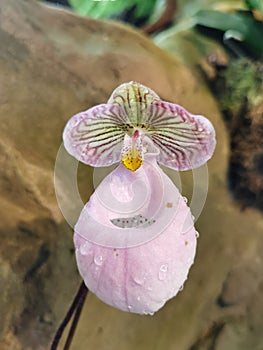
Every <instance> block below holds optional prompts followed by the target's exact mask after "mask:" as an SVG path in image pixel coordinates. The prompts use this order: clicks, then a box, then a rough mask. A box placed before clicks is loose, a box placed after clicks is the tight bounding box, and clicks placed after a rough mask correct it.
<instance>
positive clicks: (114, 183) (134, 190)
mask: <svg viewBox="0 0 263 350" xmlns="http://www.w3.org/2000/svg"><path fill="white" fill-rule="evenodd" d="M63 138H64V145H65V147H66V149H67V151H68V152H69V153H70V154H71V155H73V156H74V157H76V158H77V159H78V160H80V161H81V162H84V163H86V164H89V165H92V166H94V167H103V166H109V165H111V164H114V163H120V164H119V165H118V166H117V167H116V168H115V169H114V170H113V172H112V173H110V174H109V175H108V176H107V177H106V178H105V179H104V180H103V181H102V182H101V184H100V185H99V186H98V187H97V189H96V190H95V192H94V193H93V195H92V196H91V197H90V200H89V202H88V203H87V204H86V205H85V207H84V208H83V210H82V212H81V214H80V217H79V220H78V222H77V224H76V226H75V233H74V243H75V247H76V258H77V264H78V268H79V271H80V274H81V276H82V277H83V279H84V282H85V284H86V286H87V287H88V288H89V289H90V290H91V291H92V292H93V293H95V294H96V295H97V296H98V297H99V298H100V299H101V300H103V301H104V302H105V303H107V304H109V305H112V306H114V307H116V308H119V309H121V310H124V311H128V312H134V313H138V314H153V313H154V312H156V311H157V310H159V309H160V308H161V307H162V306H163V305H164V304H165V302H166V301H167V300H168V299H170V298H172V297H174V296H175V295H176V294H177V293H178V291H179V290H180V289H181V287H182V286H183V284H184V282H185V280H186V278H187V275H188V272H189V269H190V267H191V265H192V264H193V261H194V256H195V251H196V238H197V232H196V230H195V228H194V222H193V218H192V215H191V212H190V209H189V208H188V206H187V204H186V202H185V200H184V198H183V197H182V196H181V194H180V193H179V191H178V189H177V188H176V187H175V185H174V184H173V183H172V181H171V180H170V179H169V178H168V176H167V175H165V173H164V172H163V171H162V170H161V168H160V167H159V166H158V163H160V164H163V165H165V166H167V167H170V168H173V169H176V170H188V169H194V168H196V167H199V166H201V165H202V164H204V163H205V162H206V161H207V160H208V159H209V158H210V157H211V156H212V154H213V151H214V148H215V143H216V141H215V131H214V128H213V126H212V124H211V123H210V122H209V121H208V120H207V119H206V118H205V117H203V116H199V115H198V116H196V115H192V114H190V113H189V112H187V111H186V110H185V109H183V108H182V107H180V106H178V105H175V104H172V103H169V102H164V101H162V100H161V99H160V98H159V97H158V95H157V94H156V93H155V92H154V91H152V90H151V89H149V88H147V87H145V86H143V85H141V84H138V83H135V82H130V83H126V84H122V85H121V86H119V87H118V88H117V89H116V90H114V92H113V93H112V95H111V97H110V99H109V101H108V103H107V104H101V105H99V106H95V107H93V108H91V109H89V110H87V111H85V112H82V113H79V114H77V115H76V116H74V117H72V118H71V119H70V120H69V122H68V123H67V125H66V127H65V130H64V134H63Z"/></svg>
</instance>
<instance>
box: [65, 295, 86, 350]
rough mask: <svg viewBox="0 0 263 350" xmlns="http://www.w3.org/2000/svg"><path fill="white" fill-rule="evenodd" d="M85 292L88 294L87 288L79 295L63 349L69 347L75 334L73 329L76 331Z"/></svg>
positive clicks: (67, 349)
mask: <svg viewBox="0 0 263 350" xmlns="http://www.w3.org/2000/svg"><path fill="white" fill-rule="evenodd" d="M87 294H88V288H86V289H85V290H84V291H83V293H82V295H81V296H80V299H79V303H78V306H77V309H76V312H75V315H74V318H73V321H72V323H71V326H70V330H69V333H68V337H67V340H66V343H65V345H64V350H69V348H70V345H71V342H72V340H73V337H74V334H75V331H76V328H77V325H78V322H79V318H80V315H81V311H82V309H83V305H84V302H85V300H86V296H87Z"/></svg>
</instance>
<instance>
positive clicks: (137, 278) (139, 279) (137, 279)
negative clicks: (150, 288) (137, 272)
mask: <svg viewBox="0 0 263 350" xmlns="http://www.w3.org/2000/svg"><path fill="white" fill-rule="evenodd" d="M133 280H134V282H135V283H136V284H138V285H139V286H141V285H142V284H143V283H144V280H145V277H143V276H134V277H133Z"/></svg>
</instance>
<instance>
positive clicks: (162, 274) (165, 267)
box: [158, 264, 168, 281]
mask: <svg viewBox="0 0 263 350" xmlns="http://www.w3.org/2000/svg"><path fill="white" fill-rule="evenodd" d="M167 270H168V265H167V264H164V265H162V266H161V267H160V270H159V274H158V278H159V280H160V281H163V280H164V279H165V278H166V275H167Z"/></svg>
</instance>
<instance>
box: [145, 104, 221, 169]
mask: <svg viewBox="0 0 263 350" xmlns="http://www.w3.org/2000/svg"><path fill="white" fill-rule="evenodd" d="M147 113H148V123H149V124H150V128H148V130H147V134H148V135H149V136H150V137H151V139H152V140H153V142H154V143H155V145H156V146H157V147H158V148H159V149H160V154H159V156H158V158H157V159H158V161H159V163H161V164H163V165H165V166H167V167H169V168H173V169H176V170H189V169H194V168H197V167H199V166H201V165H202V164H204V163H205V162H206V161H207V160H208V159H210V158H211V156H212V154H213V152H214V149H215V144H216V140H215V130H214V128H213V126H212V124H211V123H210V121H209V120H208V119H206V118H205V117H203V116H200V115H193V114H190V113H189V112H187V111H186V110H185V109H184V108H182V107H181V106H178V105H176V104H173V103H169V102H164V101H157V102H155V103H153V104H151V105H150V106H149V108H148V110H147Z"/></svg>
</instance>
